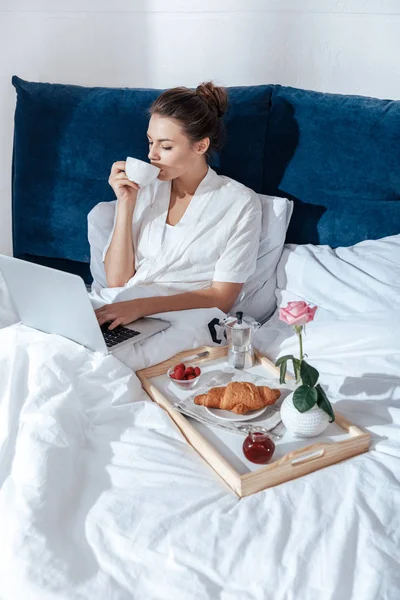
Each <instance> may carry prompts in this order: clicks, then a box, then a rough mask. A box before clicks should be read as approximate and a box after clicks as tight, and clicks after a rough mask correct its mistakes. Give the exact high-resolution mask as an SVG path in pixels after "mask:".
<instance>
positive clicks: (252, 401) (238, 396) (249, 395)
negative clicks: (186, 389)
mask: <svg viewBox="0 0 400 600" xmlns="http://www.w3.org/2000/svg"><path fill="white" fill-rule="evenodd" d="M280 395H281V393H280V391H279V390H273V389H271V388H269V387H267V386H256V385H254V383H250V382H246V381H233V382H231V383H228V385H226V386H223V387H215V388H211V389H210V390H209V391H208V393H207V394H199V395H198V396H196V397H195V399H194V401H195V403H196V404H199V405H203V406H207V407H208V408H222V409H223V410H231V411H233V412H234V413H236V414H238V415H243V414H245V413H247V412H249V411H250V410H257V409H259V408H264V406H269V405H271V404H274V403H275V402H276V401H277V400H278V398H279V396H280Z"/></svg>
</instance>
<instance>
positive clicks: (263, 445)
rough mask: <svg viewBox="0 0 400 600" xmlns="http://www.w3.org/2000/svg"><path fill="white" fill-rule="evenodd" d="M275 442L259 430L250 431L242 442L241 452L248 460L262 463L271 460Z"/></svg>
mask: <svg viewBox="0 0 400 600" xmlns="http://www.w3.org/2000/svg"><path fill="white" fill-rule="evenodd" d="M274 451H275V444H274V442H273V441H272V440H271V438H270V437H269V436H268V435H267V434H266V433H262V432H261V431H254V432H253V431H252V432H250V433H249V435H248V436H247V438H246V439H245V440H244V442H243V454H244V455H245V457H246V458H247V460H249V461H250V462H253V463H257V464H259V465H264V464H265V463H267V462H268V461H269V460H271V458H272V455H273V453H274Z"/></svg>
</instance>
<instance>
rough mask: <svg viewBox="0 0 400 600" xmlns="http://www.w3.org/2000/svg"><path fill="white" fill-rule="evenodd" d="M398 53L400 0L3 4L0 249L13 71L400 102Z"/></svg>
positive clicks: (86, 80) (7, 227) (109, 82)
mask: <svg viewBox="0 0 400 600" xmlns="http://www.w3.org/2000/svg"><path fill="white" fill-rule="evenodd" d="M399 57H400V1H398V0H147V1H146V0H113V1H111V0H58V1H55V0H8V1H7V0H0V61H1V69H0V122H1V133H2V135H1V136H0V253H7V254H11V153H12V135H13V114H14V108H15V91H14V88H13V87H12V86H11V83H10V79H11V76H12V75H13V74H16V75H18V76H20V77H22V78H24V79H27V80H31V81H48V82H61V83H75V84H81V85H88V86H90V85H100V86H119V87H124V86H131V87H134V86H141V87H161V88H162V87H172V86H175V85H187V86H195V85H197V84H198V83H199V82H200V81H204V80H208V79H212V80H214V81H215V82H216V83H219V84H221V85H226V86H230V85H248V84H261V83H281V84H284V85H292V86H296V87H302V88H308V89H314V90H321V91H329V92H341V93H348V94H363V95H371V96H377V97H385V98H395V99H399V98H400V72H399V70H400V69H399V64H400V63H399ZM43 159H44V160H45V157H43ZM26 185H28V186H29V181H27V182H26Z"/></svg>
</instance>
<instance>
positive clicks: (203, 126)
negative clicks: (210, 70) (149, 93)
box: [150, 81, 228, 156]
mask: <svg viewBox="0 0 400 600" xmlns="http://www.w3.org/2000/svg"><path fill="white" fill-rule="evenodd" d="M227 104H228V94H227V92H226V90H225V88H222V87H217V86H215V85H214V84H213V83H212V82H211V81H208V82H207V83H201V84H200V85H198V86H197V88H196V89H195V90H192V89H190V88H186V87H176V88H172V89H170V90H166V91H165V92H163V93H162V94H161V95H160V96H159V97H158V98H156V100H155V101H154V102H153V104H152V105H151V107H150V115H154V114H158V115H160V116H161V117H168V118H170V119H173V120H174V121H177V122H178V123H179V124H180V125H181V127H182V129H183V131H184V133H185V135H187V137H188V138H189V139H190V140H191V141H192V142H193V143H194V142H199V141H200V140H202V139H203V138H206V137H208V138H210V146H209V148H208V150H207V152H206V155H207V156H209V155H210V154H211V153H212V152H213V151H215V150H219V149H220V148H221V146H222V144H223V141H224V139H223V138H224V133H225V131H224V125H223V121H222V118H221V117H222V116H223V114H224V112H225V110H226V107H227Z"/></svg>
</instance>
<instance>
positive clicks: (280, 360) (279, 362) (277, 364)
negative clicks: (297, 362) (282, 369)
mask: <svg viewBox="0 0 400 600" xmlns="http://www.w3.org/2000/svg"><path fill="white" fill-rule="evenodd" d="M290 358H293V355H292V354H286V356H281V357H280V358H278V360H277V361H276V363H275V366H276V367H279V366H280V365H281V364H282V363H284V362H286V361H288V360H289V359H290Z"/></svg>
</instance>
